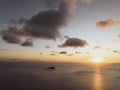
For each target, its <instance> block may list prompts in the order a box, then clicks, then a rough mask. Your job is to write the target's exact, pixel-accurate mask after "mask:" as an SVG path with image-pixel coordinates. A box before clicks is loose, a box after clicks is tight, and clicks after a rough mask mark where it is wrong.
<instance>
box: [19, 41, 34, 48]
mask: <svg viewBox="0 0 120 90" xmlns="http://www.w3.org/2000/svg"><path fill="white" fill-rule="evenodd" d="M21 45H22V46H24V47H33V42H32V41H31V40H26V41H25V42H23V43H22V44H21Z"/></svg>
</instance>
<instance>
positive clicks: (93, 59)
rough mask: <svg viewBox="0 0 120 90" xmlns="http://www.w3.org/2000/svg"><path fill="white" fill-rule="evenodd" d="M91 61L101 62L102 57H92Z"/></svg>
mask: <svg viewBox="0 0 120 90" xmlns="http://www.w3.org/2000/svg"><path fill="white" fill-rule="evenodd" d="M92 62H94V63H101V62H103V58H102V57H94V58H92Z"/></svg>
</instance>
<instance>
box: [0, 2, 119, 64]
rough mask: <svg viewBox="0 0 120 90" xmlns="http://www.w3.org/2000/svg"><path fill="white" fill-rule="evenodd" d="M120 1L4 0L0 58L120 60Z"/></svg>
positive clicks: (0, 10)
mask: <svg viewBox="0 0 120 90" xmlns="http://www.w3.org/2000/svg"><path fill="white" fill-rule="evenodd" d="M119 4H120V0H0V12H1V13H0V58H1V60H2V59H10V60H14V59H19V60H40V61H63V62H91V59H92V58H94V57H101V58H103V59H104V62H120V30H119V28H120V12H119V8H120V6H119Z"/></svg>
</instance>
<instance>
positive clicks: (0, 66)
mask: <svg viewBox="0 0 120 90" xmlns="http://www.w3.org/2000/svg"><path fill="white" fill-rule="evenodd" d="M49 67H55V68H54V69H49ZM0 90H120V64H106V65H102V66H92V65H89V64H84V63H59V62H58V63H57V62H31V61H15V62H11V61H0Z"/></svg>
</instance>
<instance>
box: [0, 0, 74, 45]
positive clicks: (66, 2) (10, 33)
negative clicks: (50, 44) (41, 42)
mask: <svg viewBox="0 0 120 90" xmlns="http://www.w3.org/2000/svg"><path fill="white" fill-rule="evenodd" d="M46 2H48V3H49V4H50V3H51V2H50V1H49V0H47V1H46ZM75 2H76V0H60V2H59V4H57V5H58V6H57V7H55V8H54V9H49V10H47V11H43V12H39V13H38V14H36V15H34V16H32V17H31V18H29V19H24V18H21V19H20V20H18V21H15V20H11V22H12V23H14V24H15V25H13V26H11V27H8V28H7V29H5V30H3V31H2V32H1V34H2V38H3V40H5V41H6V42H8V43H19V41H20V39H21V38H22V37H24V38H25V37H27V38H28V37H30V38H34V39H49V40H56V39H57V38H58V37H60V32H59V29H60V28H62V27H64V26H66V25H67V22H68V20H69V16H71V14H70V13H71V10H72V9H73V7H74V5H75ZM52 4H56V3H54V2H52ZM18 36H19V37H18ZM24 44H25V45H24ZM26 44H28V42H25V43H23V46H26ZM30 46H32V44H31V45H30Z"/></svg>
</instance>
